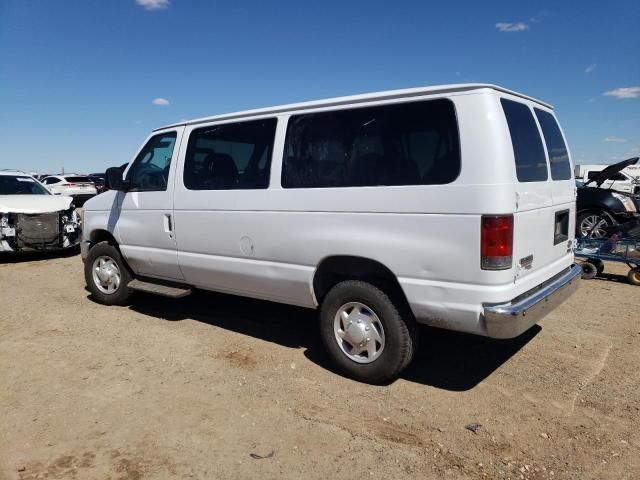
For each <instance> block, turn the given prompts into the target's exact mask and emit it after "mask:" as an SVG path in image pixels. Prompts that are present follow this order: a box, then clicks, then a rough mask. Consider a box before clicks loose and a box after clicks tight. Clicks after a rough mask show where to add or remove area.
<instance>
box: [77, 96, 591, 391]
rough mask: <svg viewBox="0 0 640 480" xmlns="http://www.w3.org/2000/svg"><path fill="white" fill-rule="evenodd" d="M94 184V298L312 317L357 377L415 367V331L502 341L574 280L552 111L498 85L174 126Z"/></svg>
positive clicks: (87, 229)
mask: <svg viewBox="0 0 640 480" xmlns="http://www.w3.org/2000/svg"><path fill="white" fill-rule="evenodd" d="M107 184H108V187H109V188H111V190H110V191H108V192H106V193H104V194H102V195H99V196H98V197H95V198H93V199H91V200H89V201H88V202H87V203H86V204H85V217H84V225H85V226H84V232H83V236H84V241H83V243H82V256H83V259H84V261H85V277H86V282H87V285H88V288H89V290H90V291H91V293H92V295H93V297H94V298H95V300H97V301H98V302H101V303H104V304H109V305H112V304H124V303H125V302H127V301H128V300H129V296H130V294H131V293H132V291H134V290H145V291H151V292H155V293H159V294H163V295H168V296H181V295H185V294H188V293H189V292H190V291H191V289H192V288H199V289H206V290H213V291H219V292H226V293H230V294H234V295H243V296H247V297H254V298H260V299H265V300H271V301H275V302H282V303H287V304H292V305H299V306H303V307H308V308H313V309H319V310H320V334H321V336H322V339H323V342H324V344H325V346H326V348H327V351H328V352H329V354H330V356H331V357H332V359H333V360H334V361H335V363H336V364H337V365H338V366H339V367H340V368H341V369H342V371H344V372H345V373H346V374H348V375H350V376H352V377H354V378H357V379H359V380H363V381H367V382H373V383H380V382H387V381H389V380H391V379H393V378H395V377H397V376H398V375H399V373H400V372H401V371H402V370H403V368H405V367H406V366H407V365H408V364H409V362H410V361H411V359H412V356H413V353H414V351H415V348H416V342H417V339H418V338H417V337H418V331H419V329H418V328H417V324H420V323H421V324H428V325H432V326H436V327H442V328H447V329H452V330H458V331H462V332H469V333H474V334H479V335H487V336H490V337H494V338H511V337H515V336H517V335H520V334H521V333H522V332H524V331H525V330H527V329H529V328H530V327H531V326H532V325H534V324H535V323H536V322H537V321H538V320H539V319H540V318H541V317H542V316H544V315H545V314H546V313H547V312H548V311H549V310H550V309H553V308H554V307H555V306H556V305H558V304H559V303H560V302H562V301H563V300H564V299H566V298H567V297H568V296H569V295H570V294H571V293H572V292H573V291H574V290H575V289H576V288H577V284H578V279H579V275H580V268H579V267H577V266H576V265H574V261H573V238H574V231H575V185H574V180H573V175H572V166H571V160H570V156H569V152H568V150H567V148H566V145H565V140H564V137H563V134H562V132H561V130H560V127H559V126H558V123H557V122H556V119H555V117H554V114H553V110H552V107H551V106H550V105H548V104H546V103H543V102H541V101H538V100H535V99H533V98H530V97H527V96H525V95H521V94H518V93H515V92H512V91H509V90H506V89H504V88H501V87H497V86H493V85H484V84H472V85H448V86H440V87H429V88H416V89H407V90H397V91H388V92H382V93H375V94H367V95H357V96H350V97H342V98H335V99H330V100H322V101H315V102H308V103H299V104H293V105H287V106H282V107H274V108H266V109H260V110H250V111H246V112H241V113H232V114H228V115H219V116H215V117H209V118H202V119H197V120H193V121H188V122H181V123H178V124H175V125H170V126H168V127H164V128H160V129H157V130H155V131H154V132H152V134H151V135H150V136H149V138H148V139H147V140H146V142H145V143H144V144H143V146H142V148H141V149H140V151H139V152H138V153H137V154H136V156H135V157H134V158H133V159H132V160H131V162H130V163H129V166H128V168H127V169H126V171H125V172H124V176H123V173H122V171H121V170H120V169H118V168H113V169H109V170H108V171H107ZM300 328H307V326H306V325H301V326H300Z"/></svg>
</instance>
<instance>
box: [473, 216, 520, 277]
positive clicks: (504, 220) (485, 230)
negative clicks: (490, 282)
mask: <svg viewBox="0 0 640 480" xmlns="http://www.w3.org/2000/svg"><path fill="white" fill-rule="evenodd" d="M480 255H481V259H480V262H481V263H480V265H481V267H482V269H483V270H507V269H509V268H511V264H512V255H513V215H483V216H482V233H481V243H480Z"/></svg>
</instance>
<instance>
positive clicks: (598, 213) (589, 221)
mask: <svg viewBox="0 0 640 480" xmlns="http://www.w3.org/2000/svg"><path fill="white" fill-rule="evenodd" d="M600 222H602V223H600ZM598 224H599V225H600V226H599V227H598V228H595V225H598ZM590 225H593V226H594V227H592V228H591V229H589V226H590ZM612 225H615V221H614V220H613V218H611V216H610V215H609V214H608V213H607V212H605V211H604V210H588V211H586V212H580V213H579V214H578V217H577V219H576V237H589V238H604V237H606V232H605V231H604V230H603V229H602V227H610V226H612Z"/></svg>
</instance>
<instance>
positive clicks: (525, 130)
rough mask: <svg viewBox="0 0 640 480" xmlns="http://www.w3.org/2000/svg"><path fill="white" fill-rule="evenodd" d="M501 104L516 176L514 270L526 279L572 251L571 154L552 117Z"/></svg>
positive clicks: (521, 106) (504, 100)
mask: <svg viewBox="0 0 640 480" xmlns="http://www.w3.org/2000/svg"><path fill="white" fill-rule="evenodd" d="M500 102H501V104H502V109H503V111H504V114H505V117H506V120H507V125H508V130H509V134H510V136H511V144H512V146H513V155H514V161H515V166H516V176H517V182H516V187H515V190H516V213H515V215H514V226H513V228H514V233H513V266H514V269H515V272H516V277H517V278H523V277H525V276H527V275H530V274H531V273H533V272H536V271H538V270H540V269H542V268H545V267H547V266H549V265H551V264H553V263H554V262H557V261H559V260H561V259H562V258H563V257H567V255H568V253H570V250H569V248H568V246H569V240H571V239H573V236H574V235H573V231H574V222H575V185H574V184H573V179H572V174H571V163H570V160H569V153H568V151H567V148H566V145H565V142H564V137H563V135H562V132H561V131H560V127H559V126H558V123H557V122H556V120H555V117H554V116H553V114H552V113H551V112H549V111H547V110H544V109H542V108H538V107H536V106H533V107H532V106H530V105H527V104H525V103H521V102H518V101H515V100H510V99H507V98H502V99H501V100H500ZM547 159H548V160H549V161H548V160H547Z"/></svg>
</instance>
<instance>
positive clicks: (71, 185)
mask: <svg viewBox="0 0 640 480" xmlns="http://www.w3.org/2000/svg"><path fill="white" fill-rule="evenodd" d="M65 185H66V186H67V187H76V186H77V185H78V184H77V183H71V182H67V183H66V184H65Z"/></svg>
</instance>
